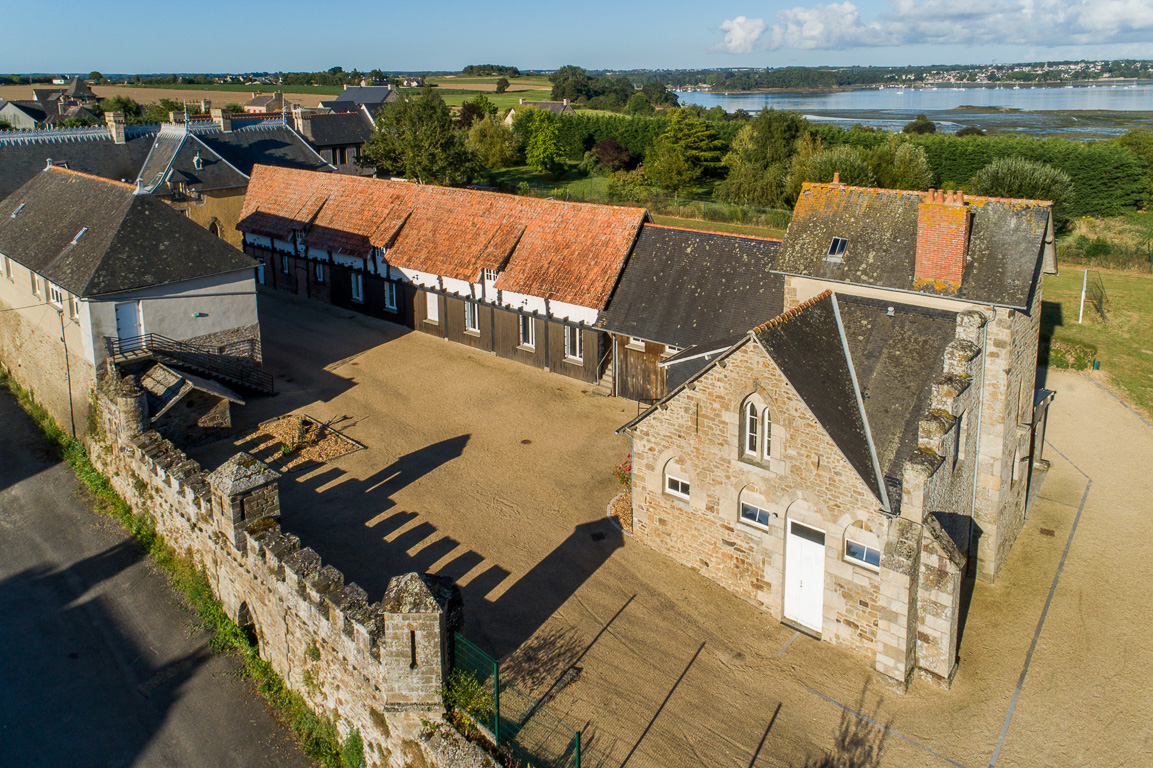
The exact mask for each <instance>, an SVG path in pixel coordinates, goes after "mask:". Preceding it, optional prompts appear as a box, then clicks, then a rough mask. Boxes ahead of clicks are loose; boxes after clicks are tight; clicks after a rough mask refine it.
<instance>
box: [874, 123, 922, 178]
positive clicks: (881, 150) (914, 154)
mask: <svg viewBox="0 0 1153 768" xmlns="http://www.w3.org/2000/svg"><path fill="white" fill-rule="evenodd" d="M866 159H867V160H868V162H869V166H870V167H871V168H872V170H873V175H874V176H876V178H877V184H878V185H879V186H882V187H884V188H886V189H928V188H929V185H930V184H932V183H933V171H932V169H931V168H930V167H929V154H928V153H927V152H926V151H925V148H924V147H918V146H916V145H915V144H911V143H909V142H908V141H907V140H906V141H902V140H901V139H900V138H899V137H898V136H896V135H895V134H894V135H891V136H890V137H889V141H888V143H886V144H882V145H881V146H879V147H876V148H875V149H873V150H872V151H870V152H869V153H868V155H867V157H866Z"/></svg>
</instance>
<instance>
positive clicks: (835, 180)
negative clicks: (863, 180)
mask: <svg viewBox="0 0 1153 768" xmlns="http://www.w3.org/2000/svg"><path fill="white" fill-rule="evenodd" d="M833 183H834V184H840V183H841V172H840V171H833Z"/></svg>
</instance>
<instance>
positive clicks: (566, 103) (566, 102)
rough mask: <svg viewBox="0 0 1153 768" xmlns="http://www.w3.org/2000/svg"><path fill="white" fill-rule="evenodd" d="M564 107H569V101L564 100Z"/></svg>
mask: <svg viewBox="0 0 1153 768" xmlns="http://www.w3.org/2000/svg"><path fill="white" fill-rule="evenodd" d="M564 105H565V106H566V107H567V106H568V99H565V100H564Z"/></svg>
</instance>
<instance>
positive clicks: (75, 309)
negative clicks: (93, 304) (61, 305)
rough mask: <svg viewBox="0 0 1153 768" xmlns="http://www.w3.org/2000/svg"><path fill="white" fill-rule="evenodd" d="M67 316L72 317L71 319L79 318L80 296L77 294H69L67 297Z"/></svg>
mask: <svg viewBox="0 0 1153 768" xmlns="http://www.w3.org/2000/svg"><path fill="white" fill-rule="evenodd" d="M68 317H70V318H72V319H73V320H79V319H80V297H79V296H69V297H68Z"/></svg>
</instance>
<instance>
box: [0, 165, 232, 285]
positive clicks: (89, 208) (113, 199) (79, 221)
mask: <svg viewBox="0 0 1153 768" xmlns="http://www.w3.org/2000/svg"><path fill="white" fill-rule="evenodd" d="M135 192H136V187H135V186H134V185H129V184H122V183H120V182H115V181H108V180H107V179H101V178H97V177H95V176H89V175H87V174H83V173H77V172H75V171H69V170H64V169H61V168H49V169H47V170H45V171H43V172H42V173H40V174H38V175H37V176H36V177H35V178H34V179H32V180H31V181H29V182H28V183H27V184H25V185H24V186H22V187H20V189H18V190H16V192H15V193H13V194H12V195H10V196H9V197H8V198H6V199H5V200H4V201H2V202H0V253H3V254H5V255H6V256H8V257H9V258H11V259H12V260H13V261H16V262H18V263H20V264H22V265H24V266H25V267H28V268H29V269H31V270H32V271H33V272H35V273H37V274H39V275H41V276H42V277H44V278H46V279H47V280H49V281H50V282H52V283H55V284H56V285H58V286H60V287H61V288H63V289H64V290H66V291H68V292H69V293H72V294H75V295H77V296H85V297H87V296H98V295H102V294H107V293H118V292H122V291H129V290H133V289H137V288H144V287H148V286H158V285H168V284H171V283H178V282H182V281H184V280H191V279H194V278H198V277H205V276H208V275H214V274H221V273H225V272H232V271H236V270H241V269H251V268H253V267H254V266H255V262H254V261H253V260H252V259H251V258H249V257H248V256H246V255H244V254H243V253H241V252H240V251H238V250H236V249H235V248H233V247H232V246H230V245H228V244H227V243H225V242H224V241H223V240H221V239H219V238H217V237H215V236H214V235H212V234H210V233H209V232H208V231H207V230H206V229H204V228H202V227H200V226H199V225H197V224H196V223H194V222H193V221H192V220H191V219H189V218H187V217H185V216H183V215H182V214H180V213H178V212H176V211H174V210H173V209H172V208H170V207H168V205H166V204H165V203H164V202H162V201H161V200H158V199H157V198H155V197H152V196H151V195H137V194H135ZM21 205H23V206H24V207H23V208H21V209H20V211H19V213H17V214H16V215H15V216H13V215H12V214H13V213H14V212H15V211H16V209H17V208H19V207H20V206H21ZM84 229H86V230H87V231H85V232H83V234H79V233H80V232H81V230H84ZM78 235H79V236H78Z"/></svg>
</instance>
